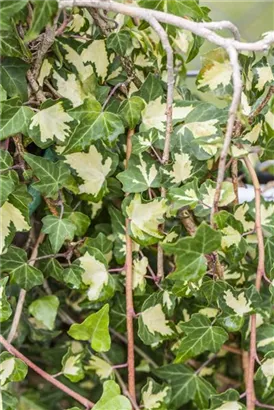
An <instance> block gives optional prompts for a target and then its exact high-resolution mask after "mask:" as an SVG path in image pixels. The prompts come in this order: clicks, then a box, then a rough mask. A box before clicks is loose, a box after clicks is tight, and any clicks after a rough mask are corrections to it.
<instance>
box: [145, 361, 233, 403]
mask: <svg viewBox="0 0 274 410" xmlns="http://www.w3.org/2000/svg"><path fill="white" fill-rule="evenodd" d="M153 373H154V374H155V375H156V376H157V377H159V378H160V379H162V380H165V381H166V382H167V383H168V385H169V386H170V387H171V402H170V406H173V407H174V408H180V407H181V406H183V405H184V404H185V403H188V402H189V401H190V400H194V402H195V403H196V405H197V407H198V408H200V409H206V408H208V404H209V400H210V397H211V396H212V395H213V394H214V393H216V391H215V389H214V387H213V386H212V385H211V384H210V383H208V382H207V381H206V380H205V379H203V378H202V377H200V376H199V375H198V374H197V373H195V372H194V371H193V370H192V369H191V368H190V367H189V366H185V365H183V364H169V365H167V366H163V367H159V368H158V369H156V370H154V371H153ZM233 410H234V409H233Z"/></svg>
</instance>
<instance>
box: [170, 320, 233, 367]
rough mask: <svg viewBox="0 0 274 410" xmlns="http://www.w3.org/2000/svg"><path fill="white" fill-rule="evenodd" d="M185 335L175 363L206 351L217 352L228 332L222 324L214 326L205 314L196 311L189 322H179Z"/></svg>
mask: <svg viewBox="0 0 274 410" xmlns="http://www.w3.org/2000/svg"><path fill="white" fill-rule="evenodd" d="M178 326H179V328H180V329H181V330H182V331H183V334H184V337H183V339H182V340H181V342H180V345H179V348H178V351H177V355H176V359H175V363H180V362H184V361H186V360H187V359H189V358H191V357H195V356H198V355H199V354H201V353H203V352H204V351H207V350H209V351H210V352H217V351H218V350H220V348H221V346H222V345H223V344H224V342H225V341H226V340H227V339H228V334H227V332H226V331H225V330H224V329H223V328H221V327H220V326H213V325H212V324H211V322H210V320H209V319H208V318H207V317H206V316H205V315H203V314H200V313H195V314H194V315H192V316H191V319H190V320H189V321H188V322H184V323H179V324H178Z"/></svg>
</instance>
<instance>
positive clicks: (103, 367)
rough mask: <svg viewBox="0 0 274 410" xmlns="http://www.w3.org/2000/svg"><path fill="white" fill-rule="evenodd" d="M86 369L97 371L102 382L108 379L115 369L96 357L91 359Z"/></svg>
mask: <svg viewBox="0 0 274 410" xmlns="http://www.w3.org/2000/svg"><path fill="white" fill-rule="evenodd" d="M85 368H86V369H91V370H93V371H95V373H96V374H97V376H98V377H100V379H101V380H104V379H108V378H109V377H110V376H111V375H112V372H113V368H112V366H111V365H110V364H109V363H108V362H106V361H105V360H103V359H101V357H98V356H95V355H93V356H92V357H91V359H90V360H89V362H88V365H87V366H85Z"/></svg>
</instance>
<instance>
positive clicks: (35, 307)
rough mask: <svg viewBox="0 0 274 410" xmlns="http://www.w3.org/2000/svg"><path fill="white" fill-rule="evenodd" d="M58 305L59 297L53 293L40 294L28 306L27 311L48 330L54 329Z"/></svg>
mask: <svg viewBox="0 0 274 410" xmlns="http://www.w3.org/2000/svg"><path fill="white" fill-rule="evenodd" d="M58 307H59V299H58V298H57V296H55V295H47V296H42V297H41V298H38V299H36V300H34V301H33V302H32V303H31V304H30V305H29V307H28V310H29V313H30V314H31V315H32V316H33V317H35V319H36V320H38V321H39V322H41V323H42V325H43V326H45V327H46V328H47V329H49V330H53V329H54V322H55V319H56V315H57V311H58Z"/></svg>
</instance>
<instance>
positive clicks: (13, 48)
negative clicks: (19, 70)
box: [0, 31, 23, 58]
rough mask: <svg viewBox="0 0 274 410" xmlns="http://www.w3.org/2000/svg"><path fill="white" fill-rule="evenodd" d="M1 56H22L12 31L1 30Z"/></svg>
mask: <svg viewBox="0 0 274 410" xmlns="http://www.w3.org/2000/svg"><path fill="white" fill-rule="evenodd" d="M0 53H1V56H7V57H19V58H20V57H22V54H23V53H22V50H21V47H20V44H19V41H18V39H17V37H16V34H15V33H14V32H12V31H1V35H0Z"/></svg>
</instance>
